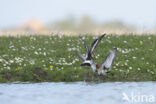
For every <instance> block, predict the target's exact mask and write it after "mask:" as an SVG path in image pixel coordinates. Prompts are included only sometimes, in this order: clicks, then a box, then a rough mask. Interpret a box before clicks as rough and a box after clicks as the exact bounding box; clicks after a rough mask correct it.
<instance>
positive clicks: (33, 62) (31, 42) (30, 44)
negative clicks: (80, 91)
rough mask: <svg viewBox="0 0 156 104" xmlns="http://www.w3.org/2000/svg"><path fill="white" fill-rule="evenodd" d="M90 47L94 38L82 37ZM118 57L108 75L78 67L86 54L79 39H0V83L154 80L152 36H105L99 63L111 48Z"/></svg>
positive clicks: (154, 38)
mask: <svg viewBox="0 0 156 104" xmlns="http://www.w3.org/2000/svg"><path fill="white" fill-rule="evenodd" d="M83 38H84V39H85V40H86V41H87V43H88V44H89V45H90V44H91V43H92V42H93V40H94V39H96V36H87V35H85V36H83ZM113 47H117V48H118V56H117V59H116V61H115V63H114V65H113V67H112V70H111V72H110V73H109V74H108V76H107V77H106V76H105V77H104V76H98V75H97V73H93V72H92V70H91V69H90V68H84V67H80V64H81V63H82V61H81V60H80V59H79V58H78V57H77V55H76V51H78V52H80V53H84V54H85V48H84V45H83V43H82V41H81V40H79V38H78V37H67V36H60V35H59V36H21V37H20V36H17V37H0V82H13V81H30V82H41V81H65V82H70V81H156V36H155V35H141V36H138V35H122V36H118V35H107V36H106V37H104V38H103V39H102V41H101V43H100V44H99V46H98V47H97V48H96V50H95V61H96V62H99V63H102V62H104V60H105V57H106V55H107V54H108V53H109V51H110V50H111V49H112V48H113Z"/></svg>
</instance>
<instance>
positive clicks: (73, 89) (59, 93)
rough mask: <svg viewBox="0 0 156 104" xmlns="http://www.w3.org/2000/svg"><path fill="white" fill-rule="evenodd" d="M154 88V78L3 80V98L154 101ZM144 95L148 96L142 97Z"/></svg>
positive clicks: (18, 103) (86, 103) (59, 103)
mask: <svg viewBox="0 0 156 104" xmlns="http://www.w3.org/2000/svg"><path fill="white" fill-rule="evenodd" d="M155 88H156V83H155V82H111V83H86V82H76V83H63V82H61V83H48V82H46V83H27V84H24V83H16V84H15V83H14V84H13V83H11V84H0V102H1V104H132V103H133V104H155V103H156V91H155ZM132 94H133V95H132ZM143 95H145V96H143ZM152 96H153V97H154V99H152V98H151V97H152ZM125 97H127V99H126V98H125ZM133 97H134V98H133ZM142 97H145V98H143V100H142V99H141V98H142ZM123 98H124V99H125V100H123ZM146 98H147V99H146ZM150 101H151V102H150Z"/></svg>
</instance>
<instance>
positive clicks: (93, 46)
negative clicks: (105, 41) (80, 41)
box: [90, 34, 106, 57]
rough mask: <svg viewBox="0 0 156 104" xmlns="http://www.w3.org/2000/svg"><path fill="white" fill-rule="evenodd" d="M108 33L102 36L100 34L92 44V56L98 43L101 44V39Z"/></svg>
mask: <svg viewBox="0 0 156 104" xmlns="http://www.w3.org/2000/svg"><path fill="white" fill-rule="evenodd" d="M105 35H106V34H103V35H101V36H99V37H98V38H97V39H96V40H95V41H94V42H93V43H92V45H91V49H90V54H91V55H92V57H93V56H94V50H95V48H96V47H97V45H98V44H99V42H100V41H101V39H102V38H103V37H104V36H105Z"/></svg>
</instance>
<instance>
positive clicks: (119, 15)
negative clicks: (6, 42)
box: [0, 0, 156, 35]
mask: <svg viewBox="0 0 156 104" xmlns="http://www.w3.org/2000/svg"><path fill="white" fill-rule="evenodd" d="M86 33H91V34H101V33H111V34H125V33H135V34H155V33H156V0H0V35H27V34H45V35H46V34H63V35H75V34H86Z"/></svg>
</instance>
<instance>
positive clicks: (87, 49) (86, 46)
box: [80, 37, 89, 54]
mask: <svg viewBox="0 0 156 104" xmlns="http://www.w3.org/2000/svg"><path fill="white" fill-rule="evenodd" d="M80 40H82V41H83V44H84V45H85V48H86V51H87V54H88V52H89V48H88V44H87V42H86V41H85V40H84V39H83V38H82V37H80Z"/></svg>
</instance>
